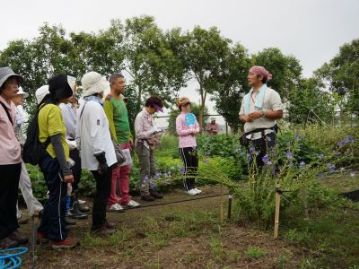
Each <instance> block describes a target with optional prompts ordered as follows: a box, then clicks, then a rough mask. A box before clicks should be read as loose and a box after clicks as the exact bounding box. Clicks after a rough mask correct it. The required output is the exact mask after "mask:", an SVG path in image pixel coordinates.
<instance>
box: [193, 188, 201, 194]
mask: <svg viewBox="0 0 359 269" xmlns="http://www.w3.org/2000/svg"><path fill="white" fill-rule="evenodd" d="M194 190H195V191H196V192H197V194H200V193H202V190H200V189H197V188H194Z"/></svg>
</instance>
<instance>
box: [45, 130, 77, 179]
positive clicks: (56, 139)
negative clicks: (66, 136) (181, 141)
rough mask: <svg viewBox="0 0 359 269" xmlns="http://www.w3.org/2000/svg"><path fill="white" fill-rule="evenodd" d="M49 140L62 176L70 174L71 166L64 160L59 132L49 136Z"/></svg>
mask: <svg viewBox="0 0 359 269" xmlns="http://www.w3.org/2000/svg"><path fill="white" fill-rule="evenodd" d="M50 142H51V144H52V147H53V148H54V151H55V155H56V159H57V161H58V163H59V165H60V168H61V171H62V173H63V175H64V176H69V175H72V172H71V168H70V166H69V164H68V163H67V161H66V157H65V151H64V148H63V146H62V142H61V134H56V135H53V136H50Z"/></svg>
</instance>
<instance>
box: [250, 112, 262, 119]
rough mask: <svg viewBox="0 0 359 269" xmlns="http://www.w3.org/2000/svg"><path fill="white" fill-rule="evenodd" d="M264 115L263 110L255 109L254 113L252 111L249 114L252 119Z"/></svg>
mask: <svg viewBox="0 0 359 269" xmlns="http://www.w3.org/2000/svg"><path fill="white" fill-rule="evenodd" d="M262 117H263V112H262V111H254V112H252V113H250V114H249V115H248V118H249V119H250V120H252V121H254V120H256V119H259V118H262Z"/></svg>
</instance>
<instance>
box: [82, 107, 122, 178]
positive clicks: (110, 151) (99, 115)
mask: <svg viewBox="0 0 359 269" xmlns="http://www.w3.org/2000/svg"><path fill="white" fill-rule="evenodd" d="M82 111H83V112H82ZM81 112H82V113H81ZM77 117H78V119H77V122H78V125H77V140H78V146H79V149H80V155H81V165H82V168H84V169H88V170H91V171H95V170H97V169H98V166H99V163H98V161H97V159H96V157H95V156H94V155H95V154H99V153H101V152H105V156H106V161H107V165H108V166H112V165H114V164H115V163H117V158H116V153H115V149H114V146H113V143H112V140H111V135H110V128H109V124H108V120H107V117H106V114H105V111H104V110H103V108H102V106H101V104H100V103H99V102H97V101H95V100H88V101H84V102H81V105H80V108H79V110H78V115H77Z"/></svg>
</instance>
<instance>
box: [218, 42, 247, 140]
mask: <svg viewBox="0 0 359 269" xmlns="http://www.w3.org/2000/svg"><path fill="white" fill-rule="evenodd" d="M249 66H250V58H249V56H248V54H247V50H246V49H245V48H244V47H243V46H242V45H241V44H236V45H235V46H233V47H231V51H230V53H229V54H228V56H227V57H226V58H225V60H224V61H223V62H222V64H221V72H220V73H219V74H218V76H217V77H216V82H217V85H216V89H215V90H214V92H213V95H214V96H213V98H212V99H213V100H215V101H216V109H217V111H218V113H219V114H220V115H222V116H223V117H224V118H225V119H226V122H227V123H228V125H229V126H230V127H231V129H232V131H233V132H234V133H236V132H237V131H238V128H239V116H238V114H239V110H240V107H241V92H243V91H244V89H245V88H246V85H247V73H248V68H249Z"/></svg>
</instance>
